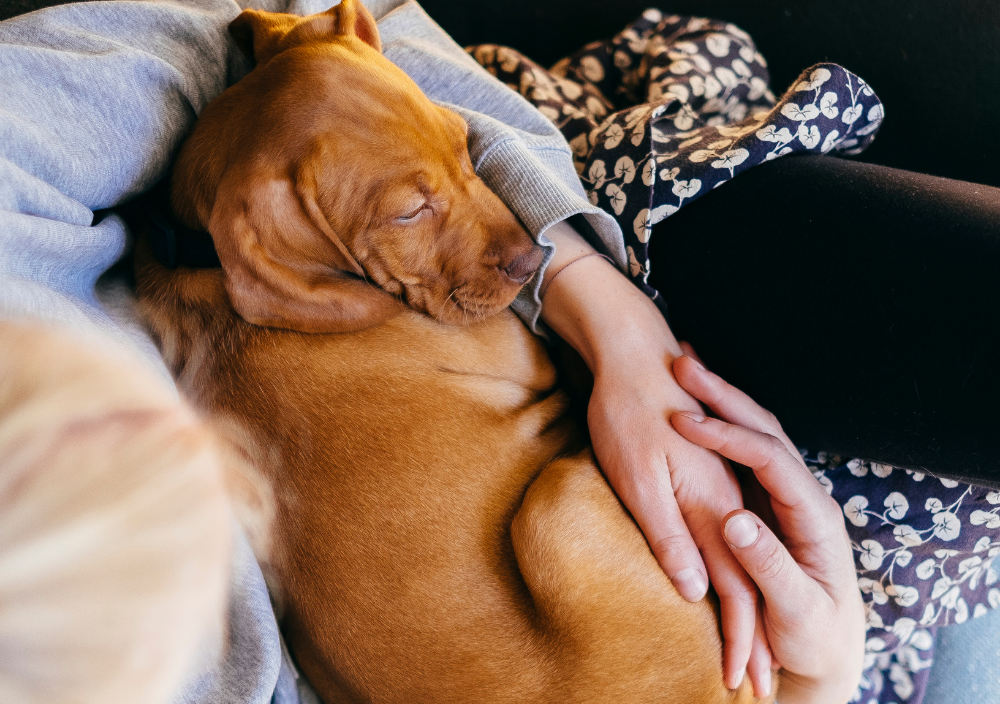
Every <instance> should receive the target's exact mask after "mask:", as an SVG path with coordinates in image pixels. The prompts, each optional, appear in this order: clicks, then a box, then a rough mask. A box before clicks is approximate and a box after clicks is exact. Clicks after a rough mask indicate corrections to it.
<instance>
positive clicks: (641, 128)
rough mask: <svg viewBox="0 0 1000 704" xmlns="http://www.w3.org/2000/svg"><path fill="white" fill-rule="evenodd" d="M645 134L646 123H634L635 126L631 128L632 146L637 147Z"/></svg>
mask: <svg viewBox="0 0 1000 704" xmlns="http://www.w3.org/2000/svg"><path fill="white" fill-rule="evenodd" d="M645 136H646V123H645V122H640V123H639V124H638V125H636V128H635V129H634V130H632V139H631V142H632V146H635V147H638V146H639V144H640V143H641V142H642V140H643V138H644V137H645Z"/></svg>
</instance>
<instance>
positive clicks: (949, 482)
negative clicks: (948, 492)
mask: <svg viewBox="0 0 1000 704" xmlns="http://www.w3.org/2000/svg"><path fill="white" fill-rule="evenodd" d="M938 481H940V482H941V485H942V486H943V487H945V488H947V489H954V488H955V487H956V486H958V482H956V481H955V480H954V479H939V480H938Z"/></svg>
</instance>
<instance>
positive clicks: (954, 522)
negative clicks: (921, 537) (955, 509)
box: [934, 511, 962, 540]
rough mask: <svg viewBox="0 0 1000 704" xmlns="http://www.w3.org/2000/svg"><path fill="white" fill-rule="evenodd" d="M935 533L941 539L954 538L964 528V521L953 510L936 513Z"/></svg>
mask: <svg viewBox="0 0 1000 704" xmlns="http://www.w3.org/2000/svg"><path fill="white" fill-rule="evenodd" d="M934 526H935V527H934V535H936V536H937V537H938V538H940V539H941V540H954V539H955V538H957V537H958V534H959V532H961V530H962V522H961V521H960V520H958V516H956V515H955V514H954V513H952V512H951V511H938V512H937V513H935V514H934Z"/></svg>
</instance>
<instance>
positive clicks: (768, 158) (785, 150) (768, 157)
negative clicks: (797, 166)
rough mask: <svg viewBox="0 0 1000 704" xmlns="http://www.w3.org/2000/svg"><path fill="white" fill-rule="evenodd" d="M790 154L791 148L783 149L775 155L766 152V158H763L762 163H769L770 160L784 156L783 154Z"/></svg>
mask: <svg viewBox="0 0 1000 704" xmlns="http://www.w3.org/2000/svg"><path fill="white" fill-rule="evenodd" d="M791 153H792V148H791V147H784V148H782V149H781V151H779V152H778V153H777V154H775V153H774V152H768V153H767V156H765V157H764V161H771V160H772V159H777V158H778V157H779V156H785V154H791Z"/></svg>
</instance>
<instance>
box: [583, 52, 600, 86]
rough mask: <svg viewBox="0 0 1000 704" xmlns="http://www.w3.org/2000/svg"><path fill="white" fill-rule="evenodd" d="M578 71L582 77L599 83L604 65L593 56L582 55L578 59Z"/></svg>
mask: <svg viewBox="0 0 1000 704" xmlns="http://www.w3.org/2000/svg"><path fill="white" fill-rule="evenodd" d="M580 71H581V72H582V73H583V77H584V78H586V79H587V80H588V81H590V82H591V83H599V82H600V81H603V80H604V66H602V65H601V62H600V61H598V60H597V59H596V58H595V57H593V56H584V57H583V58H582V59H580Z"/></svg>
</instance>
